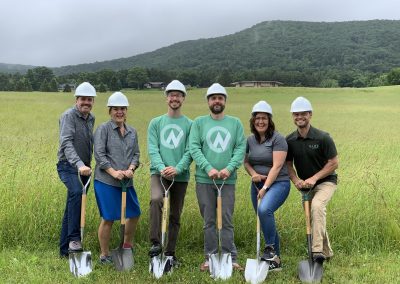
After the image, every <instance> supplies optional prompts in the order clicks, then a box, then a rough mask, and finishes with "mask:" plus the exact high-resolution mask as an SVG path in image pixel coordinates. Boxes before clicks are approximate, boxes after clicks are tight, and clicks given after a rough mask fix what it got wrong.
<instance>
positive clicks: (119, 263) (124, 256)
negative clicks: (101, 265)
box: [111, 247, 133, 271]
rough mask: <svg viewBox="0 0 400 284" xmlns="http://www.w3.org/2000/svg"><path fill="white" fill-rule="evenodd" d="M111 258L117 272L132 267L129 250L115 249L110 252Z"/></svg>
mask: <svg viewBox="0 0 400 284" xmlns="http://www.w3.org/2000/svg"><path fill="white" fill-rule="evenodd" d="M111 257H112V260H113V262H114V266H115V269H116V270H118V271H124V270H130V269H131V268H132V267H133V254H132V249H131V248H121V247H119V248H116V249H113V250H111Z"/></svg>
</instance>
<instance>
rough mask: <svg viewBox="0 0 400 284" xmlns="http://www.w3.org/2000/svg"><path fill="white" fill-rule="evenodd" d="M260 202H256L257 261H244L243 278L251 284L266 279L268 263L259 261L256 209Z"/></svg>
mask: <svg viewBox="0 0 400 284" xmlns="http://www.w3.org/2000/svg"><path fill="white" fill-rule="evenodd" d="M260 202H261V200H260V199H258V201H257V259H250V258H248V259H247V261H246V270H245V271H244V277H245V279H246V282H249V283H252V284H258V283H261V282H263V281H264V280H265V278H267V275H268V269H269V262H268V261H261V260H260V218H259V217H258V207H259V206H260Z"/></svg>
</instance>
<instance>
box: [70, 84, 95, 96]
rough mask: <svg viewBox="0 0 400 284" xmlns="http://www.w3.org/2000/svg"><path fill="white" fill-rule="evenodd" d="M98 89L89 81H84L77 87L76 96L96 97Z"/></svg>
mask: <svg viewBox="0 0 400 284" xmlns="http://www.w3.org/2000/svg"><path fill="white" fill-rule="evenodd" d="M95 96H96V89H95V88H94V87H93V86H92V85H91V84H90V83H88V82H83V83H82V84H80V85H79V86H78V87H77V88H76V89H75V97H95Z"/></svg>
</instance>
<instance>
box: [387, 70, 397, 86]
mask: <svg viewBox="0 0 400 284" xmlns="http://www.w3.org/2000/svg"><path fill="white" fill-rule="evenodd" d="M387 81H388V83H389V85H400V68H394V69H392V70H390V72H389V73H388V74H387Z"/></svg>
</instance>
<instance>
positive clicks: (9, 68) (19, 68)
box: [0, 63, 35, 73]
mask: <svg viewBox="0 0 400 284" xmlns="http://www.w3.org/2000/svg"><path fill="white" fill-rule="evenodd" d="M32 68H35V66H32V65H21V64H7V63H0V73H17V72H19V73H26V71H28V70H29V69H32Z"/></svg>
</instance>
